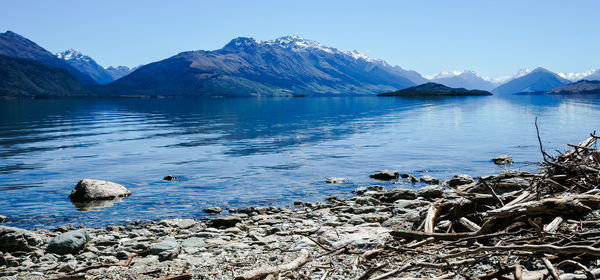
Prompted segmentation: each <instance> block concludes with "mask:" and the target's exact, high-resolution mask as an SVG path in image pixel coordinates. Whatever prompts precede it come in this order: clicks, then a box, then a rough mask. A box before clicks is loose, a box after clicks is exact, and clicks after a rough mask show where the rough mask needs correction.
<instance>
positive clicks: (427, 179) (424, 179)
mask: <svg viewBox="0 0 600 280" xmlns="http://www.w3.org/2000/svg"><path fill="white" fill-rule="evenodd" d="M419 181H421V182H423V183H425V184H428V185H437V184H439V183H440V180H439V179H438V178H435V177H432V176H429V175H423V177H421V178H420V179H419Z"/></svg>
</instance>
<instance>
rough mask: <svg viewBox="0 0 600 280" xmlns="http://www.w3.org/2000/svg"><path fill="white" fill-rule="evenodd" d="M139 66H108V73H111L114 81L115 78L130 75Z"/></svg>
mask: <svg viewBox="0 0 600 280" xmlns="http://www.w3.org/2000/svg"><path fill="white" fill-rule="evenodd" d="M137 68H139V66H138V67H133V68H129V67H127V66H117V67H112V66H109V67H108V68H106V72H107V73H108V75H110V77H111V78H112V79H113V81H114V80H118V79H120V78H123V77H125V76H127V75H129V73H131V72H133V71H134V70H135V69H137Z"/></svg>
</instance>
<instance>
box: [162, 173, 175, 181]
mask: <svg viewBox="0 0 600 280" xmlns="http://www.w3.org/2000/svg"><path fill="white" fill-rule="evenodd" d="M177 179H179V177H176V176H173V175H170V174H169V175H167V176H165V177H163V180H165V181H171V180H177Z"/></svg>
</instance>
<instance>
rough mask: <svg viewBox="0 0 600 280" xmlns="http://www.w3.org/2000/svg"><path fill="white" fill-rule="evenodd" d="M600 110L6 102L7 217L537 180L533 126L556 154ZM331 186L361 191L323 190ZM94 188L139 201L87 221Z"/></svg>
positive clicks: (592, 103) (518, 101)
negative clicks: (83, 195)
mask: <svg viewBox="0 0 600 280" xmlns="http://www.w3.org/2000/svg"><path fill="white" fill-rule="evenodd" d="M599 104H600V102H599V99H598V98H597V97H591V96H585V97H581V98H579V97H578V98H564V97H553V96H509V97H458V98H441V99H440V98H426V99H417V98H368V97H363V98H360V97H357V98H351V97H346V98H289V99H285V98H282V99H277V98H270V99H260V98H237V99H202V98H197V99H144V100H138V99H114V100H101V99H94V100H85V99H75V100H68V99H63V100H12V101H0V174H2V176H0V196H1V198H2V199H0V213H1V214H3V215H8V216H11V217H14V219H11V222H10V223H12V224H13V225H18V226H25V227H34V226H41V227H50V226H53V225H57V224H64V223H85V224H86V225H89V226H92V225H103V224H106V223H113V222H123V221H127V220H131V219H148V218H150V219H155V218H167V217H199V216H202V215H203V212H202V209H203V208H204V207H208V206H215V205H216V206H225V207H227V206H232V207H244V206H255V205H256V204H264V205H288V204H291V202H293V201H294V200H296V199H301V200H305V201H307V200H320V199H323V198H325V197H327V196H329V195H340V194H341V195H344V194H347V193H349V192H350V190H352V189H353V188H354V187H357V186H363V185H368V184H372V183H376V182H375V181H373V180H371V179H370V178H368V175H369V174H370V173H371V172H372V171H374V170H377V169H382V168H388V169H398V170H400V171H401V172H411V173H414V174H415V175H417V176H419V175H422V174H429V175H432V176H436V177H440V178H441V179H445V178H447V177H450V176H452V175H454V174H455V173H469V174H471V175H474V176H480V175H486V174H489V173H493V172H498V171H500V170H501V168H500V167H497V166H495V165H494V164H493V163H491V162H490V159H491V158H492V157H494V156H495V155H498V154H511V155H512V156H513V158H514V159H515V160H516V161H517V163H516V164H515V165H513V166H511V168H516V169H522V170H535V168H536V166H533V165H531V164H530V163H531V162H536V161H538V160H539V152H538V150H537V138H536V135H535V128H534V126H533V119H534V118H535V117H536V116H537V117H539V123H540V128H541V131H540V132H541V133H542V137H543V140H544V145H545V147H546V148H547V150H549V151H551V150H554V149H559V148H563V146H564V144H566V143H576V142H578V141H579V140H581V139H582V138H585V137H586V136H587V135H588V133H589V132H591V131H592V130H594V129H598V128H597V127H594V126H598V123H596V122H595V120H597V119H598V118H599V117H600V110H599V107H600V106H599ZM166 174H173V175H176V176H182V178H185V179H184V180H178V181H171V182H166V181H163V180H162V178H163V177H164V175H166ZM333 176H336V177H346V178H349V179H350V180H351V182H350V183H348V184H342V185H332V184H326V183H325V182H324V181H325V179H326V178H327V177H333ZM88 177H89V178H99V179H104V180H110V181H114V182H117V183H120V184H123V185H125V186H126V187H127V188H128V189H130V190H131V191H132V192H133V193H134V195H133V196H132V197H130V198H127V199H126V200H125V201H123V202H120V203H114V202H102V203H99V204H98V205H79V208H81V209H80V210H93V211H77V208H76V207H74V206H73V204H71V202H70V201H69V200H68V194H69V193H70V191H71V190H72V188H73V187H74V186H75V184H76V183H77V181H78V180H79V179H82V178H88ZM409 187H419V185H414V186H413V185H410V186H409ZM108 206H110V207H108Z"/></svg>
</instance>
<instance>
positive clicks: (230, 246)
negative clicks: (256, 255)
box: [224, 242, 250, 250]
mask: <svg viewBox="0 0 600 280" xmlns="http://www.w3.org/2000/svg"><path fill="white" fill-rule="evenodd" d="M224 247H225V248H228V249H233V250H245V249H248V248H250V245H248V244H246V243H243V242H233V243H228V244H225V246H224Z"/></svg>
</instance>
